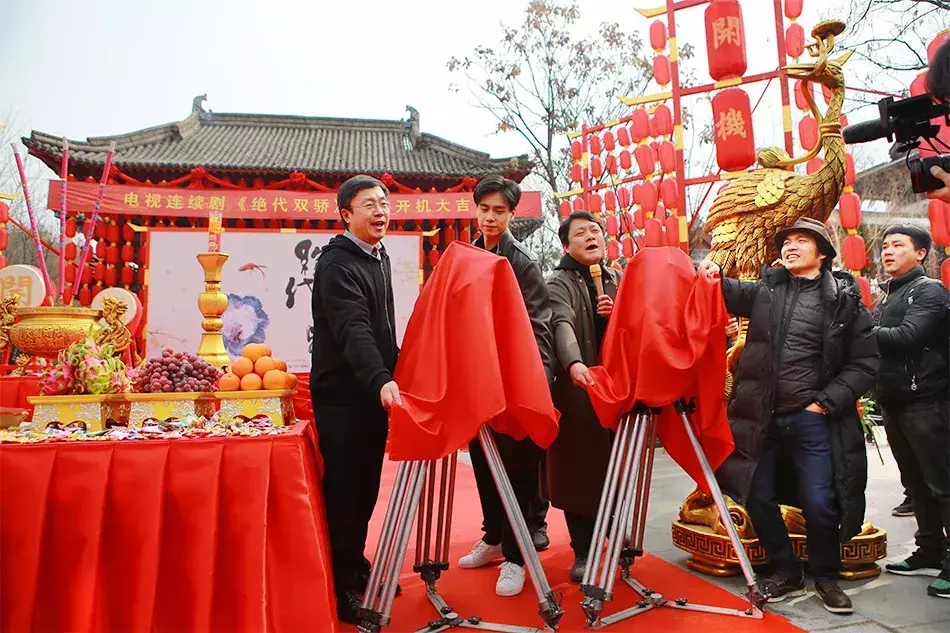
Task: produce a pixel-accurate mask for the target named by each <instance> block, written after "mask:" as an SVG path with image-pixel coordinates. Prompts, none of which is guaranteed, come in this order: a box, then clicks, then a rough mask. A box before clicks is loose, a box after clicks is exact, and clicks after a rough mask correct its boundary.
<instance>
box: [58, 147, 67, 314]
mask: <svg viewBox="0 0 950 633" xmlns="http://www.w3.org/2000/svg"><path fill="white" fill-rule="evenodd" d="M68 172H69V141H68V140H66V137H63V162H62V163H60V167H59V177H60V179H61V180H62V183H61V184H60V196H62V199H61V200H60V205H59V287H60V288H61V289H62V291H63V292H62V295H61V296H60V302H62V303H65V302H66V177H67V175H68Z"/></svg>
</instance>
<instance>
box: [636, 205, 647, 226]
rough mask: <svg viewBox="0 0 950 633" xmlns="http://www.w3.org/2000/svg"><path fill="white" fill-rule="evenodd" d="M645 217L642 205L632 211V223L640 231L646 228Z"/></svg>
mask: <svg viewBox="0 0 950 633" xmlns="http://www.w3.org/2000/svg"><path fill="white" fill-rule="evenodd" d="M646 217H647V215H646V212H645V211H644V210H643V208H642V207H641V208H639V209H637V210H636V211H634V212H633V225H634V226H635V227H637V228H638V229H639V230H641V231H642V230H643V229H644V228H646Z"/></svg>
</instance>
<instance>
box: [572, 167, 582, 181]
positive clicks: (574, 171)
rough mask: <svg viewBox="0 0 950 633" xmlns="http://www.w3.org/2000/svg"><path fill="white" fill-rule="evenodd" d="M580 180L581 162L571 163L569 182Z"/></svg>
mask: <svg viewBox="0 0 950 633" xmlns="http://www.w3.org/2000/svg"><path fill="white" fill-rule="evenodd" d="M580 181H581V164H580V163H574V164H573V165H571V182H580Z"/></svg>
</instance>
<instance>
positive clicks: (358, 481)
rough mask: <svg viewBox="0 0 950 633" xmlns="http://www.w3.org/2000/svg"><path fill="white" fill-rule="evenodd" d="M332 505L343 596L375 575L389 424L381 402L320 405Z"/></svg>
mask: <svg viewBox="0 0 950 633" xmlns="http://www.w3.org/2000/svg"><path fill="white" fill-rule="evenodd" d="M313 413H314V417H315V418H316V421H317V433H318V441H319V444H320V454H321V455H322V457H323V501H324V504H325V506H326V514H327V526H328V528H329V533H330V552H331V554H332V557H333V580H334V583H335V585H336V591H337V594H338V595H341V594H343V593H344V592H346V591H359V589H360V575H361V574H367V573H369V561H368V560H367V559H366V558H365V557H364V555H363V550H364V549H365V548H366V532H367V530H368V528H369V520H370V518H371V517H372V516H373V508H374V507H375V506H376V499H377V498H378V497H379V482H380V478H381V476H382V470H383V456H384V454H385V452H386V434H387V432H388V429H389V427H388V422H387V417H386V412H385V410H384V409H383V408H382V407H381V406H380V405H379V404H378V403H374V405H365V404H364V405H355V406H326V405H318V404H316V403H314V406H313Z"/></svg>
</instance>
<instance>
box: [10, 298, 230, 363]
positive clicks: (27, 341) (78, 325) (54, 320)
mask: <svg viewBox="0 0 950 633" xmlns="http://www.w3.org/2000/svg"><path fill="white" fill-rule="evenodd" d="M225 301H227V298H225ZM99 316H100V314H99V310H93V309H92V308H73V307H68V306H40V307H36V308H19V309H18V310H17V313H16V317H17V322H16V323H15V324H14V325H13V327H11V328H10V332H9V336H10V342H11V343H12V344H13V346H14V347H15V348H17V349H18V350H20V351H21V352H23V353H24V354H29V355H31V356H42V357H44V358H56V357H57V356H58V355H59V353H60V351H62V350H64V349H66V348H67V347H69V346H70V345H72V344H73V343H75V342H76V341H78V340H80V339H82V338H85V336H86V335H87V334H89V332H90V330H91V329H93V328H94V327H96V320H97V319H98V318H99Z"/></svg>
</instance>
